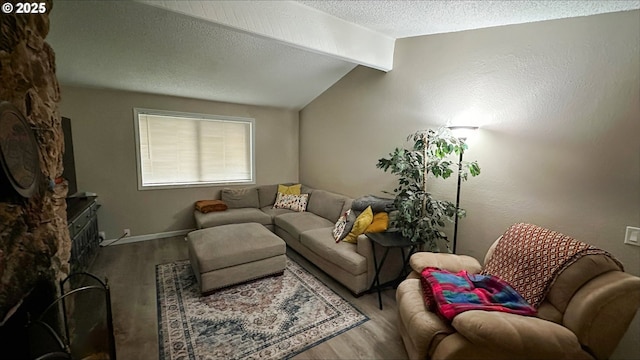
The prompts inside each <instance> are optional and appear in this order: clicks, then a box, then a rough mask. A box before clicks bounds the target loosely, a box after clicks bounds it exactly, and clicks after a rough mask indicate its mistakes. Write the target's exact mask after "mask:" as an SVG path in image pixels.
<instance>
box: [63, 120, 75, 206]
mask: <svg viewBox="0 0 640 360" xmlns="http://www.w3.org/2000/svg"><path fill="white" fill-rule="evenodd" d="M62 133H63V134H64V155H63V156H62V166H64V170H63V171H62V177H63V178H64V179H65V180H67V182H68V184H69V191H68V192H67V197H73V196H74V195H76V194H77V193H78V184H77V183H76V163H75V160H74V157H73V138H72V137H71V119H69V118H66V117H63V118H62Z"/></svg>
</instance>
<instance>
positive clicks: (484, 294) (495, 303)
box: [421, 267, 536, 320]
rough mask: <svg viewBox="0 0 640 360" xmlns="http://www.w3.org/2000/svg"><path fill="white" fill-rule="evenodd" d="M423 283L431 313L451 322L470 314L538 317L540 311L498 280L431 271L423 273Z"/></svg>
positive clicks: (436, 270)
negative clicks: (485, 312) (506, 314)
mask: <svg viewBox="0 0 640 360" xmlns="http://www.w3.org/2000/svg"><path fill="white" fill-rule="evenodd" d="M421 282H422V291H423V294H424V299H425V303H426V305H427V307H428V308H429V310H430V311H432V312H435V313H439V314H440V315H442V316H443V317H444V318H445V319H447V320H452V319H453V318H454V317H455V316H456V315H458V314H460V313H461V312H464V311H468V310H486V311H502V312H508V313H513V314H519V315H535V314H536V309H535V308H534V307H533V306H531V305H530V304H529V303H528V302H527V301H526V300H525V299H524V298H523V297H522V296H521V295H520V294H519V293H518V292H517V291H515V290H514V289H513V288H512V287H511V286H509V284H507V283H506V282H505V281H503V280H501V279H500V278H498V277H495V276H491V275H480V274H469V273H467V272H466V271H464V270H463V271H460V272H458V273H452V272H449V271H446V270H442V269H438V268H433V267H427V268H425V269H424V270H423V271H422V277H421Z"/></svg>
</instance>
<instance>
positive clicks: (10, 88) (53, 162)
mask: <svg viewBox="0 0 640 360" xmlns="http://www.w3.org/2000/svg"><path fill="white" fill-rule="evenodd" d="M45 4H46V8H47V13H46V14H29V15H27V14H15V13H12V14H2V16H0V84H2V85H1V86H0V101H8V102H10V103H11V104H13V105H14V106H16V107H17V108H18V109H19V110H20V112H21V113H22V114H23V115H24V117H25V118H26V119H27V122H28V124H29V126H30V127H31V128H32V130H33V133H34V135H35V138H36V142H37V144H38V149H39V167H40V171H41V177H40V181H39V184H38V186H37V190H36V193H35V194H34V195H33V196H31V197H30V198H22V197H21V196H19V195H17V194H11V193H10V192H9V194H8V195H7V194H4V195H3V196H2V197H0V324H1V325H0V332H1V331H4V332H6V331H7V327H8V326H9V324H12V323H15V322H16V319H13V320H12V319H11V317H12V315H13V314H21V312H23V311H24V306H31V305H29V304H32V298H34V297H35V298H37V299H40V300H41V301H42V300H44V301H45V302H46V301H48V300H51V299H46V298H48V297H52V298H55V297H57V294H54V293H52V292H57V291H59V290H57V287H56V286H55V284H57V283H58V281H59V280H60V279H62V278H64V277H66V275H67V273H68V272H69V263H68V261H69V257H70V248H71V242H70V239H69V233H68V230H67V220H66V203H65V197H66V194H67V188H66V183H65V182H58V183H57V182H56V181H55V180H56V179H57V178H59V177H60V176H61V174H62V170H63V167H62V154H63V149H64V138H63V133H62V127H61V118H60V114H59V112H58V103H59V101H60V88H59V85H58V81H57V78H56V75H55V54H54V52H53V50H52V48H51V47H50V46H49V44H47V43H46V42H45V38H46V36H47V34H48V32H49V15H48V13H49V12H50V11H51V9H52V7H53V3H52V1H51V0H46V1H45ZM56 183H57V184H56ZM2 186H3V188H6V187H7V186H8V185H7V184H4V183H3V184H2ZM52 289H53V290H52ZM43 291H44V294H47V293H48V294H47V295H41V294H42V292H43ZM39 306H41V305H36V308H37V307H39ZM16 316H17V317H20V316H23V315H16ZM5 326H7V327H5ZM3 328H4V329H3ZM5 341H6V338H5Z"/></svg>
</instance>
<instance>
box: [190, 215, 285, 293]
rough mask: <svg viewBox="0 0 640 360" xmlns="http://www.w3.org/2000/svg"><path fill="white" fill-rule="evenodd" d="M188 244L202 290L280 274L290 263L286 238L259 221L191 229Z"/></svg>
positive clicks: (205, 291)
mask: <svg viewBox="0 0 640 360" xmlns="http://www.w3.org/2000/svg"><path fill="white" fill-rule="evenodd" d="M187 245H188V249H189V260H190V261H191V267H192V268H193V272H194V274H195V275H196V278H197V279H198V285H199V286H200V292H201V293H209V292H212V291H213V290H215V289H219V288H223V287H226V286H229V285H234V284H238V283H241V282H245V281H248V280H253V279H257V278H261V277H264V276H267V275H273V274H278V273H280V274H281V273H282V272H283V271H284V268H285V267H286V265H287V257H286V255H285V251H286V245H285V242H284V240H282V239H280V238H279V237H278V236H277V235H275V234H274V233H272V232H271V231H269V230H268V229H267V228H265V227H264V225H260V224H258V223H246V224H229V225H221V226H216V227H212V228H206V229H202V230H196V231H192V232H190V233H189V234H188V235H187Z"/></svg>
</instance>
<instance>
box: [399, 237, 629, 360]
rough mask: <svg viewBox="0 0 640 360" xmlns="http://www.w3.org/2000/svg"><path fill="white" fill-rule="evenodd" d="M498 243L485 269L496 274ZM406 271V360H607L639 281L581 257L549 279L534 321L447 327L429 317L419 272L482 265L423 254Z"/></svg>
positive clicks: (402, 320)
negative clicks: (490, 266) (489, 268)
mask: <svg viewBox="0 0 640 360" xmlns="http://www.w3.org/2000/svg"><path fill="white" fill-rule="evenodd" d="M520 225H522V224H520ZM514 226H515V225H514ZM505 234H507V233H505ZM504 237H505V235H503V236H502V237H501V238H504ZM534 237H535V236H534ZM512 238H513V236H512ZM515 240H516V242H517V241H518V239H517V235H516V239H515ZM554 241H555V240H554ZM499 242H500V239H498V240H496V241H495V242H494V243H493V245H492V246H491V247H490V249H489V250H488V251H487V254H486V256H485V259H484V262H485V266H486V265H488V264H489V262H490V261H491V260H493V261H492V265H493V268H494V269H495V264H496V261H497V260H499V259H497V258H493V259H492V257H493V256H496V257H498V256H505V253H504V251H496V247H497V246H498V244H499ZM525 246H527V245H525ZM536 251H538V250H536ZM509 256H510V257H514V256H517V254H516V255H513V254H511V255H509ZM410 264H411V267H412V269H413V270H414V271H413V272H412V273H411V274H410V275H409V276H408V277H407V279H406V280H404V281H403V282H402V283H401V284H400V285H399V286H398V289H397V292H396V299H397V303H398V312H399V316H398V328H399V331H400V334H401V336H402V340H403V341H404V345H405V347H406V349H407V353H408V355H409V357H410V358H411V359H607V358H608V357H609V356H610V355H611V353H612V352H613V351H614V349H615V348H616V346H617V344H618V342H619V341H620V339H621V338H622V336H623V335H624V333H625V332H626V330H627V328H628V326H629V324H630V322H631V320H632V319H633V317H634V316H635V314H636V311H637V310H638V307H639V306H640V278H638V277H635V276H632V275H630V274H627V273H625V272H623V271H621V268H620V264H619V263H618V262H617V261H616V260H615V259H613V258H612V257H611V256H608V254H602V253H588V252H587V254H586V255H584V256H579V257H578V258H577V260H576V257H575V256H574V257H573V258H572V260H571V261H570V262H568V265H567V266H566V267H565V268H563V269H560V271H559V272H558V273H557V274H555V275H554V276H553V278H552V280H551V281H550V282H549V286H548V288H547V290H546V291H545V292H544V296H543V297H542V298H540V300H539V304H538V305H537V306H536V307H537V310H538V313H537V316H535V317H529V316H521V315H515V314H509V313H503V312H495V311H482V310H471V311H466V312H462V313H460V314H458V315H457V316H455V317H454V318H453V320H452V321H451V322H448V321H446V320H443V318H442V317H440V316H439V315H438V314H436V313H434V312H430V311H429V310H427V307H426V306H425V302H424V298H423V292H422V287H421V282H420V273H421V271H422V270H423V269H424V268H425V267H428V266H431V267H438V268H441V269H445V270H449V271H452V272H458V271H460V270H466V271H468V272H469V273H479V272H481V270H482V267H481V265H480V264H479V263H478V261H476V260H475V259H474V258H472V257H469V256H465V255H454V254H438V253H427V252H420V253H416V254H414V255H413V256H412V257H411V261H410ZM497 264H501V263H500V262H499V261H498V262H497ZM516 275H517V274H516ZM512 286H513V284H512ZM513 287H514V288H515V289H516V290H518V291H519V292H521V293H522V291H521V289H518V288H517V287H516V286H513Z"/></svg>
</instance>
